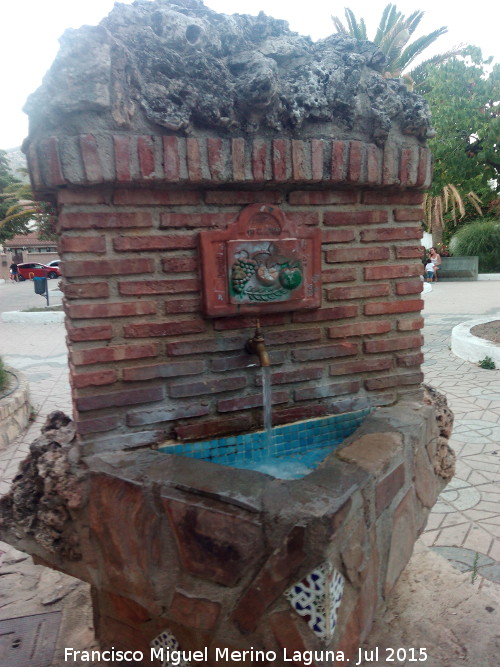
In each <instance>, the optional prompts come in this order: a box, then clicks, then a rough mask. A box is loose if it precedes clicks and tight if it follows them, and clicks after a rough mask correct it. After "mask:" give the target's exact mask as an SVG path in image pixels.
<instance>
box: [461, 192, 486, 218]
mask: <svg viewBox="0 0 500 667" xmlns="http://www.w3.org/2000/svg"><path fill="white" fill-rule="evenodd" d="M465 196H466V197H467V199H468V200H469V201H470V203H471V204H472V206H473V207H474V208H475V209H476V211H477V212H478V213H479V215H480V216H481V217H482V215H483V211H482V209H481V207H480V206H479V204H482V203H483V202H482V201H481V199H479V197H478V196H477V194H476V193H475V192H472V191H471V192H468V193H467V194H466V195H465Z"/></svg>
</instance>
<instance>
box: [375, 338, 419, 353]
mask: <svg viewBox="0 0 500 667" xmlns="http://www.w3.org/2000/svg"><path fill="white" fill-rule="evenodd" d="M422 344H423V338H422V336H398V337H397V338H385V339H383V340H379V339H377V340H365V342H364V343H363V346H364V350H365V352H367V353H368V354H374V353H377V352H393V351H394V350H407V349H410V348H420V347H421V346H422Z"/></svg>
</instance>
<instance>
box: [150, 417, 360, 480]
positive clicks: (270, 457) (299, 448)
mask: <svg viewBox="0 0 500 667" xmlns="http://www.w3.org/2000/svg"><path fill="white" fill-rule="evenodd" d="M370 411H371V409H370V408H364V409H363V410H356V411H355V412H346V413H343V414H338V415H330V416H328V417H322V418H320V419H308V420H306V421H301V422H295V423H293V424H286V425H285V426H277V427H275V428H273V429H272V431H271V433H268V432H266V431H257V432H256V433H245V434H243V435H237V436H230V437H225V438H218V439H215V440H204V441H201V442H193V443H183V444H180V445H165V446H163V447H160V448H159V450H158V451H160V452H164V453H168V454H178V455H180V456H188V457H191V458H196V459H202V460H204V461H211V462H212V463H218V464H220V465H228V466H233V467H235V468H250V469H252V470H260V471H261V472H268V474H274V469H272V468H269V470H268V469H266V465H263V466H258V465H257V466H256V465H255V464H256V463H259V462H263V461H264V462H265V463H266V464H267V462H268V461H274V460H276V459H277V460H279V461H283V459H284V458H287V457H292V458H294V459H295V464H300V463H303V464H304V465H302V466H300V465H295V466H293V471H292V473H291V474H290V475H287V476H285V477H283V479H295V478H298V477H303V476H304V474H307V473H308V472H311V470H314V468H315V467H316V466H317V465H318V464H319V463H320V461H321V460H322V459H323V458H324V457H325V456H326V454H327V453H328V452H329V451H331V450H332V449H333V448H334V447H335V446H338V445H340V444H341V443H342V442H343V441H344V440H345V438H346V437H347V436H349V435H351V433H353V432H354V431H355V430H356V429H357V428H358V426H359V425H360V424H361V423H362V422H363V420H364V419H365V417H367V415H368V414H369V413H370ZM267 467H269V466H267ZM301 468H303V470H302V472H300V471H301ZM271 470H273V472H270V471H271ZM274 476H276V477H279V476H280V475H279V474H278V475H274Z"/></svg>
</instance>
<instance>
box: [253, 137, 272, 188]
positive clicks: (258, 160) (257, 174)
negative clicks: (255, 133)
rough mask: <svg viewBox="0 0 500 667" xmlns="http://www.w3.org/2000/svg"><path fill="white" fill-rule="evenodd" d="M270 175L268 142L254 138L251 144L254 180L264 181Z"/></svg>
mask: <svg viewBox="0 0 500 667" xmlns="http://www.w3.org/2000/svg"><path fill="white" fill-rule="evenodd" d="M268 174H269V175H270V161H269V143H268V142H267V141H266V140H265V139H254V141H253V146H252V175H253V180H254V181H265V180H266V179H267V177H268Z"/></svg>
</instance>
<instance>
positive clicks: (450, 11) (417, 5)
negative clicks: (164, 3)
mask: <svg viewBox="0 0 500 667" xmlns="http://www.w3.org/2000/svg"><path fill="white" fill-rule="evenodd" d="M131 2H132V0H124V4H131ZM205 4H206V5H207V6H208V7H210V8H211V9H213V10H215V11H217V12H220V13H222V14H233V13H238V14H253V15H256V14H258V13H259V11H261V10H262V11H264V12H265V13H266V14H268V15H270V16H274V17H275V18H280V19H285V20H287V21H288V22H289V24H290V29H291V30H294V31H296V32H298V33H300V34H302V35H310V36H311V37H312V38H313V39H314V40H317V39H321V38H323V37H327V36H328V35H330V34H331V33H333V32H335V30H334V28H333V23H332V21H331V15H332V14H333V15H336V16H340V17H342V18H343V15H344V7H345V6H348V7H349V8H350V9H352V10H353V11H354V13H355V15H356V17H357V18H358V19H359V18H361V17H363V18H364V19H365V22H366V24H367V28H368V34H369V35H374V34H375V30H376V28H377V25H378V23H379V20H380V16H381V14H382V10H383V8H384V7H385V6H386V4H388V3H387V0H369V1H368V2H367V0H344V2H342V3H338V2H335V0H330V1H327V0H307V2H306V4H305V5H302V3H299V2H296V3H294V2H292V1H291V0H265V1H264V0H205ZM395 4H396V5H397V7H398V9H399V10H401V11H402V12H403V13H404V14H406V15H409V14H411V13H412V12H413V11H415V10H416V9H419V10H423V11H425V16H424V18H423V19H422V22H421V23H420V26H419V28H418V30H417V32H416V33H415V35H416V36H419V35H423V34H427V33H429V32H431V31H432V30H435V29H436V28H440V27H441V26H447V27H448V33H447V34H446V35H443V36H442V37H440V38H439V39H438V40H437V41H436V43H435V45H433V47H431V48H430V49H429V50H428V51H426V54H428V55H433V53H442V52H444V51H447V50H448V49H451V48H452V47H454V46H457V45H460V44H474V45H476V46H479V47H481V48H482V50H483V55H484V56H488V57H489V56H493V57H494V60H495V62H499V61H500V40H499V39H498V25H499V20H500V3H498V2H494V0H477V1H476V2H474V3H473V5H472V6H473V7H474V13H472V11H471V7H472V6H471V5H470V4H469V3H457V2H451V0H438V1H436V0H399V1H397V2H396V3H395ZM113 5H114V0H13V1H12V2H3V3H2V4H1V7H0V28H1V29H0V63H1V65H0V67H1V69H0V82H1V84H0V85H1V87H0V94H1V102H0V149H4V150H5V149H10V148H15V147H17V146H20V145H21V143H22V141H23V139H24V138H25V137H26V136H27V134H28V118H27V116H26V115H25V114H24V112H23V111H22V107H23V106H24V103H25V101H26V99H27V97H28V96H29V95H30V94H31V93H32V92H34V91H35V90H36V89H37V88H38V87H39V85H40V84H41V82H42V78H43V76H44V74H45V72H46V71H47V70H48V69H49V68H50V65H51V64H52V62H53V60H54V58H55V56H56V54H57V51H58V49H59V43H58V39H59V37H60V36H61V35H62V33H63V32H64V31H65V29H66V28H79V27H80V26H81V25H85V24H87V25H97V24H98V23H99V22H100V21H101V19H103V18H104V17H105V16H106V15H107V14H108V13H109V12H110V11H111V9H112V7H113Z"/></svg>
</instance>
